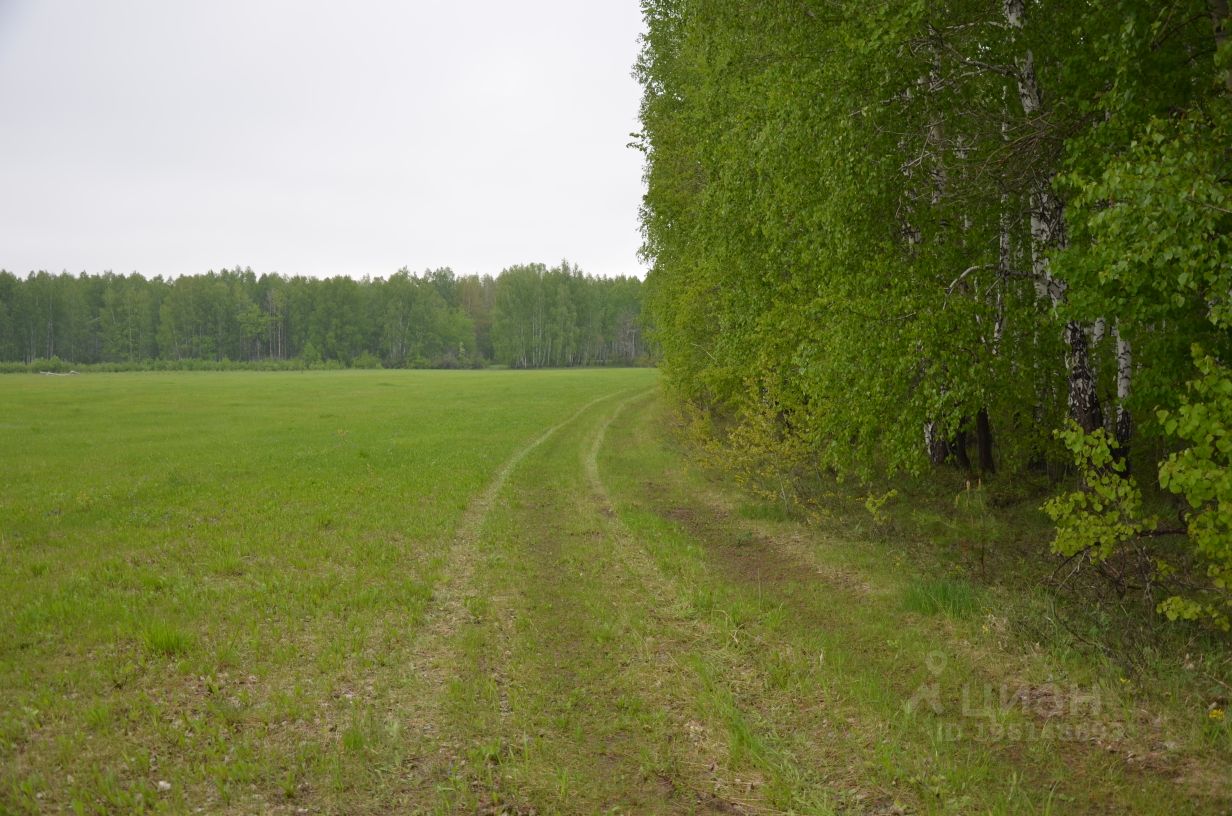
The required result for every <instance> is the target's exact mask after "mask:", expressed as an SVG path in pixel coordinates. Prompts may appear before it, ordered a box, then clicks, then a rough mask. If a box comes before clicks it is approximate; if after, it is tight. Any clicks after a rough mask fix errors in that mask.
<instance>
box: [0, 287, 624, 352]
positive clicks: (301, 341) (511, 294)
mask: <svg viewBox="0 0 1232 816" xmlns="http://www.w3.org/2000/svg"><path fill="white" fill-rule="evenodd" d="M640 315H641V281H639V280H638V279H637V278H614V279H606V278H595V277H592V276H589V275H584V274H582V272H581V271H580V270H578V268H577V267H575V266H571V265H570V264H568V263H562V264H561V265H560V266H558V267H556V268H553V269H548V268H547V267H545V266H543V265H542V264H531V265H525V266H514V267H510V268H509V269H506V270H505V271H504V272H502V273H501V274H500V275H498V276H497V277H495V278H493V277H491V276H483V277H479V276H477V275H467V276H462V277H459V276H456V275H454V273H453V272H451V271H450V270H448V269H437V270H432V271H429V272H425V273H424V274H422V275H413V274H411V273H410V272H408V271H407V270H405V269H403V270H401V271H399V272H397V273H396V274H394V275H392V276H390V277H389V278H388V279H385V278H376V279H368V278H365V279H363V280H355V279H353V278H348V277H335V278H328V279H317V278H305V277H283V276H280V275H260V276H258V275H257V274H256V273H254V272H253V271H252V270H251V269H240V268H238V267H237V268H235V269H224V270H223V271H221V272H209V273H207V274H204V275H193V276H185V277H181V278H176V279H174V280H164V279H163V278H153V279H146V278H144V277H142V276H140V275H136V274H133V275H127V276H125V275H115V274H111V273H105V274H102V275H86V274H82V275H80V276H73V275H69V274H67V273H65V274H60V275H51V274H48V273H46V272H38V273H31V274H30V275H28V276H27V277H25V278H24V279H23V278H19V277H17V276H15V275H13V274H11V273H8V272H4V271H2V270H0V361H5V362H22V363H26V364H33V363H35V362H36V361H38V360H46V359H51V358H56V359H59V360H64V361H69V362H73V363H81V364H85V363H117V364H119V363H123V364H130V365H139V364H143V363H147V362H150V361H156V360H161V361H222V360H229V361H246V362H253V361H262V360H264V361H286V360H296V361H299V362H301V363H304V364H335V365H378V364H381V365H385V366H387V367H397V368H404V367H425V366H432V367H458V366H472V365H480V364H483V363H486V362H496V363H500V364H504V365H509V366H516V367H532V366H578V365H629V364H632V363H635V362H644V361H645V358H646V354H647V349H646V343H645V340H644V338H643V335H642V331H641V323H640Z"/></svg>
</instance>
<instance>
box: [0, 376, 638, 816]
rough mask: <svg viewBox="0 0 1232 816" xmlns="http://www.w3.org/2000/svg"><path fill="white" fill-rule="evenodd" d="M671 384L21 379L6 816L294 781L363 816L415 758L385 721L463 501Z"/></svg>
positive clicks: (7, 658) (227, 802) (0, 718)
mask: <svg viewBox="0 0 1232 816" xmlns="http://www.w3.org/2000/svg"><path fill="white" fill-rule="evenodd" d="M654 378H655V374H654V372H653V371H646V370H642V371H635V370H624V371H620V370H612V371H606V370H605V371H574V372H399V371H374V372H368V371H362V372H361V371H353V372H291V373H272V374H271V373H256V372H236V373H136V374H109V375H84V376H81V377H72V378H52V377H34V376H31V377H22V376H13V377H6V378H5V379H4V382H3V384H2V386H3V387H2V388H0V423H2V424H3V430H2V431H0V462H2V463H3V468H2V472H3V477H2V478H3V482H4V484H3V487H4V489H3V491H0V558H3V563H4V567H3V569H2V570H0V597H3V598H5V602H4V604H3V605H0V768H2V770H0V812H9V811H17V812H23V811H25V810H43V809H47V808H53V809H66V810H67V809H72V808H78V809H80V810H82V811H84V812H95V811H99V810H105V809H106V808H108V807H113V806H114V807H120V808H121V809H122V810H127V809H128V808H127V805H124V806H121V805H119V804H116V803H127V804H131V802H132V797H134V796H137V795H138V794H140V793H141V792H142V791H146V792H147V793H149V792H150V791H154V793H152V794H150V797H149V799H148V800H147V803H161V805H165V806H169V807H171V808H172V809H173V810H178V809H180V807H181V805H182V804H186V803H189V802H192V803H193V804H194V806H202V807H205V808H206V809H207V810H213V809H217V808H223V807H240V804H238V803H242V802H245V801H247V797H251V796H253V795H260V796H266V795H268V796H272V797H274V799H273V801H275V802H277V801H280V799H279V798H278V797H282V798H285V797H284V796H283V795H282V793H280V792H279V791H280V789H281V788H282V787H284V783H285V782H286V780H288V779H294V780H298V781H295V782H294V784H292V785H291V787H292V788H296V787H297V786H298V785H300V784H301V783H302V784H304V785H305V786H306V787H305V788H304V789H303V790H300V791H299V792H298V793H297V794H296V795H297V797H298V798H299V799H300V800H310V801H314V802H317V803H318V804H324V805H328V803H330V802H342V801H355V802H359V801H361V800H362V799H363V798H364V797H362V796H359V795H358V794H356V793H354V791H357V790H361V789H363V788H364V787H365V786H368V787H370V786H371V785H372V784H373V779H374V777H373V774H374V773H378V772H381V769H382V768H388V767H390V764H391V763H395V762H398V761H401V759H402V757H401V756H400V751H401V750H402V749H401V743H402V742H404V740H394V739H392V738H391V737H390V736H389V729H388V728H386V727H385V724H384V718H386V717H387V716H392V715H395V714H396V713H397V712H398V711H399V710H400V708H401V705H402V698H403V697H404V696H405V695H406V694H408V693H409V691H408V689H409V687H410V684H411V679H410V678H406V677H405V674H406V669H405V667H406V666H407V665H408V664H409V662H410V657H409V655H410V653H412V652H413V650H414V648H415V633H416V632H417V630H418V628H419V627H420V626H421V624H422V620H423V617H424V614H425V610H426V609H427V608H428V607H429V605H430V603H431V599H432V597H433V592H434V586H435V585H436V584H437V582H438V580H439V579H440V571H441V569H442V564H443V562H444V553H445V551H446V550H447V548H448V545H449V543H450V542H451V539H452V536H453V533H454V530H455V527H456V525H457V524H458V522H459V519H460V518H461V515H462V511H463V509H464V508H465V507H466V505H467V503H468V501H469V500H470V499H471V498H472V497H473V496H474V495H475V494H476V493H477V492H478V491H480V490H481V489H482V488H483V487H484V486H485V485H487V484H488V482H489V481H490V480H491V478H492V476H493V474H494V472H495V471H496V469H497V468H499V467H500V466H501V465H502V464H503V463H504V462H505V461H506V460H507V459H508V458H509V457H510V455H512V453H513V452H514V451H516V450H517V449H518V448H520V447H522V446H523V445H525V444H527V443H528V442H529V441H530V440H531V439H533V438H534V437H535V436H537V435H538V434H540V433H542V431H543V430H544V429H545V428H546V427H548V426H551V425H552V424H554V423H557V422H559V421H561V420H562V419H564V418H565V417H567V416H569V415H570V414H572V413H573V412H574V411H576V410H577V408H578V407H580V406H581V405H583V404H585V403H587V402H589V401H590V400H593V399H594V398H596V397H600V396H603V395H607V394H613V393H617V392H621V391H626V390H630V389H637V388H645V387H647V386H649V385H651V384H652V383H653V382H654ZM149 754H156V755H157V757H158V766H157V770H156V771H150V770H148V769H147V768H146V765H145V760H144V757H146V756H147V755H149ZM66 775H68V776H71V777H72V778H73V779H74V780H75V781H74V782H73V783H72V784H65V783H64V779H65V777H66ZM159 779H168V780H170V781H172V782H173V783H174V787H173V789H172V791H171V792H170V793H158V792H157V791H156V789H155V783H156V782H157V781H158V780H159ZM270 786H274V787H275V788H278V789H279V790H274V789H271V788H270ZM36 794H41V795H40V796H39V798H37V799H36V798H35V795H36ZM356 797H358V798H356Z"/></svg>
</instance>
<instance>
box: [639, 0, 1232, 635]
mask: <svg viewBox="0 0 1232 816" xmlns="http://www.w3.org/2000/svg"><path fill="white" fill-rule="evenodd" d="M643 9H644V13H645V17H646V21H647V29H648V33H647V35H646V38H645V41H644V47H643V53H642V56H641V59H640V61H639V63H638V67H637V73H638V75H639V78H640V80H641V82H642V84H643V87H644V100H643V106H642V113H641V119H642V132H641V134H640V135H639V145H640V147H641V149H642V150H643V151H644V153H645V155H646V159H647V179H648V191H647V195H646V198H645V204H644V209H643V225H644V231H645V239H646V240H645V250H644V251H645V254H646V256H647V258H648V259H649V260H650V262H651V263H652V269H651V272H650V274H649V276H648V279H647V287H648V295H647V297H648V303H649V305H650V309H651V312H652V314H653V318H654V323H655V325H656V327H657V337H656V339H657V341H658V342H659V344H660V347H661V349H662V361H663V366H664V368H665V370H666V372H667V375H668V379H669V382H670V384H671V386H672V387H673V388H674V389H675V390H676V391H677V392H678V393H679V394H680V395H681V396H682V397H683V398H685V399H687V400H689V401H691V402H693V403H695V404H697V405H700V406H703V407H706V408H708V409H717V410H721V411H723V412H725V413H727V414H728V415H730V416H731V417H734V418H735V419H736V420H737V427H742V428H744V429H745V430H746V431H750V430H753V429H756V430H757V433H756V434H754V435H755V436H757V437H758V438H759V439H760V440H761V444H762V445H763V447H764V448H765V449H767V450H769V451H778V452H780V453H782V454H783V455H784V456H785V457H786V455H787V453H789V452H790V453H791V454H792V461H796V460H797V459H799V460H800V461H803V462H804V463H805V464H806V466H808V467H813V468H817V469H820V470H822V471H829V472H834V473H838V474H840V475H842V474H855V475H862V476H868V475H871V474H874V473H878V472H887V471H890V472H893V471H903V470H905V471H909V472H912V473H922V472H924V471H926V470H927V469H928V468H930V467H934V466H937V465H939V464H941V463H943V462H945V461H947V460H949V461H953V462H956V463H958V464H959V465H960V466H963V467H971V468H973V469H980V470H983V471H986V472H987V471H992V470H993V469H996V468H999V469H1002V470H1005V471H1008V472H1015V471H1019V470H1021V469H1024V468H1029V467H1034V466H1038V465H1040V464H1042V463H1044V462H1046V461H1049V460H1050V459H1052V460H1055V459H1057V458H1059V457H1070V456H1071V455H1072V456H1073V457H1075V458H1076V459H1077V460H1078V464H1079V465H1081V466H1090V464H1091V462H1092V461H1094V460H1100V461H1103V460H1102V459H1101V457H1100V456H1099V455H1097V454H1092V453H1091V452H1092V451H1095V450H1096V449H1097V448H1099V447H1100V446H1101V445H1103V446H1105V447H1106V449H1107V451H1108V453H1109V458H1108V459H1107V461H1106V462H1105V463H1104V464H1103V465H1101V466H1099V467H1095V468H1094V469H1091V468H1089V467H1088V471H1089V472H1088V473H1087V475H1088V477H1089V478H1088V480H1087V482H1086V486H1085V487H1084V488H1083V490H1084V491H1086V492H1085V493H1084V495H1088V494H1089V493H1090V491H1092V490H1094V487H1095V486H1097V485H1099V484H1101V483H1102V482H1103V481H1106V480H1107V478H1106V477H1109V478H1115V479H1116V480H1120V482H1124V484H1120V482H1118V483H1117V485H1115V486H1114V487H1115V489H1114V490H1113V492H1114V493H1115V494H1116V495H1122V493H1124V492H1125V491H1126V490H1130V489H1131V488H1132V484H1131V483H1130V482H1129V479H1130V478H1131V477H1130V476H1129V472H1130V469H1131V466H1132V470H1133V472H1134V473H1135V474H1139V475H1140V476H1141V474H1148V475H1149V476H1150V477H1151V478H1154V476H1155V474H1157V473H1158V474H1159V475H1160V476H1162V483H1163V486H1164V487H1165V488H1167V489H1168V490H1172V491H1174V492H1176V493H1177V494H1179V495H1180V496H1183V497H1184V499H1185V501H1186V507H1187V512H1186V515H1185V523H1186V524H1187V525H1188V527H1189V532H1190V535H1191V539H1192V540H1193V542H1194V543H1195V547H1196V549H1197V552H1198V553H1199V554H1200V556H1201V559H1202V563H1203V564H1204V565H1205V570H1206V572H1205V574H1206V576H1207V577H1208V578H1209V579H1210V580H1209V582H1208V583H1207V587H1206V588H1207V589H1209V590H1210V591H1209V592H1204V593H1199V595H1201V598H1202V600H1201V602H1199V601H1192V600H1191V601H1185V602H1184V603H1181V602H1179V601H1178V602H1176V603H1173V604H1171V605H1168V606H1166V608H1165V611H1168V612H1169V613H1170V614H1177V615H1183V616H1186V617H1197V616H1200V615H1201V616H1209V617H1211V618H1212V619H1214V620H1216V621H1222V622H1223V623H1224V624H1225V625H1226V623H1227V613H1228V612H1229V611H1230V610H1232V608H1230V607H1229V606H1228V605H1227V604H1228V598H1229V595H1228V593H1227V587H1228V586H1229V585H1230V584H1229V583H1228V582H1229V581H1232V477H1230V476H1229V469H1228V466H1229V459H1230V456H1232V422H1230V421H1229V419H1228V414H1229V411H1228V405H1229V404H1230V401H1232V375H1230V373H1229V368H1228V366H1229V365H1230V364H1232V334H1230V333H1229V324H1230V321H1232V255H1230V251H1229V250H1230V247H1229V227H1230V226H1232V195H1230V194H1232V190H1230V187H1229V181H1230V172H1232V166H1230V162H1229V160H1230V158H1232V156H1230V152H1229V149H1230V147H1232V142H1230V141H1229V137H1230V136H1232V133H1230V132H1229V131H1230V128H1232V115H1230V107H1229V106H1230V104H1232V99H1230V88H1232V79H1230V78H1229V74H1228V67H1229V65H1230V64H1232V46H1229V45H1228V44H1227V43H1226V41H1225V29H1226V27H1227V25H1228V19H1227V18H1228V9H1227V3H1226V0H1209V2H1208V0H1170V1H1169V2H1162V3H1161V2H1154V1H1151V2H1148V1H1147V0H1131V1H1130V2H1122V1H1120V0H1118V2H1105V1H1104V0H1091V1H1090V2H1081V3H1074V2H1068V1H1066V2H1062V0H999V1H998V2H990V1H989V0H980V2H974V0H959V1H958V2H946V3H907V2H898V3H888V4H886V3H882V4H877V3H874V4H860V3H832V2H821V0H756V2H754V1H753V0H748V1H747V2H730V1H729V0H722V1H721V2H720V0H644V2H643ZM1070 423H1072V424H1070ZM1064 427H1070V428H1073V429H1076V430H1075V431H1070V432H1067V433H1069V435H1068V436H1066V437H1065V440H1061V439H1060V438H1059V437H1058V436H1056V435H1054V431H1055V430H1059V429H1062V428H1064ZM1073 433H1077V434H1078V436H1077V437H1075V436H1073ZM969 439H970V440H971V441H972V442H973V443H974V454H975V455H974V456H972V455H971V454H969V453H968V440H969ZM1063 441H1064V444H1063ZM1092 457H1094V458H1092ZM1161 460H1164V461H1163V469H1162V470H1159V468H1158V467H1157V463H1159V462H1160V461H1161ZM1110 489H1112V488H1110ZM1132 489H1136V488H1132ZM1080 492H1081V491H1080ZM1126 495H1128V494H1126ZM1127 506H1128V505H1127ZM1065 507H1068V508H1069V509H1068V511H1066V512H1062V513H1061V514H1060V515H1059V517H1058V523H1059V524H1060V525H1061V528H1062V535H1061V536H1060V537H1059V539H1058V540H1059V541H1060V540H1062V539H1065V540H1067V541H1070V542H1071V544H1072V541H1073V536H1072V535H1070V533H1073V532H1074V531H1075V530H1076V529H1077V528H1082V529H1084V530H1086V532H1087V533H1090V534H1091V535H1090V536H1089V538H1090V541H1088V543H1087V545H1084V546H1085V547H1086V549H1085V550H1083V552H1085V553H1086V554H1087V555H1089V556H1090V557H1091V558H1106V557H1107V556H1108V552H1110V551H1111V550H1115V547H1113V548H1105V547H1103V546H1099V541H1102V540H1103V538H1106V535H1105V533H1107V530H1102V528H1101V530H1102V531H1101V532H1099V533H1098V534H1095V533H1093V531H1094V529H1095V527H1098V526H1099V524H1098V522H1099V519H1098V518H1097V516H1098V515H1099V513H1100V512H1102V510H1104V509H1106V508H1104V507H1103V505H1102V504H1101V503H1100V502H1094V503H1089V504H1087V505H1083V504H1081V503H1078V502H1074V503H1070V504H1067V505H1065ZM1082 507H1086V508H1087V509H1086V510H1083V509H1082ZM1058 508H1059V506H1058ZM1114 526H1115V525H1114ZM1115 529H1116V530H1117V533H1116V535H1115V536H1114V538H1115V539H1116V542H1118V543H1119V542H1124V541H1127V540H1130V539H1133V538H1134V537H1135V536H1141V535H1149V534H1152V533H1156V532H1158V531H1156V530H1154V529H1153V528H1151V527H1150V525H1146V524H1144V523H1138V522H1135V523H1129V524H1121V525H1120V526H1117V527H1115ZM1101 537H1102V538H1101ZM1097 539H1098V540H1097ZM1071 549H1072V547H1071ZM1079 549H1082V548H1079Z"/></svg>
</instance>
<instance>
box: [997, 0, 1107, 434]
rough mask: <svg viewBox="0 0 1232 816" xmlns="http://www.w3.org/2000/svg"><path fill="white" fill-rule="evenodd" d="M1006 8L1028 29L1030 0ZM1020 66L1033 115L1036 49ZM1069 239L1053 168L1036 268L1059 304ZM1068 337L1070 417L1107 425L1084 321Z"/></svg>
mask: <svg viewBox="0 0 1232 816" xmlns="http://www.w3.org/2000/svg"><path fill="white" fill-rule="evenodd" d="M1004 10H1005V21H1006V23H1007V24H1008V25H1009V27H1010V29H1011V31H1013V32H1020V31H1022V28H1023V15H1024V13H1025V3H1024V0H1004ZM1017 68H1018V71H1017V73H1018V97H1019V100H1020V101H1021V102H1022V110H1023V113H1024V114H1026V115H1027V116H1028V117H1032V116H1035V115H1036V114H1038V113H1039V112H1040V110H1041V109H1042V108H1043V94H1042V93H1041V91H1040V87H1039V80H1038V78H1037V77H1036V74H1035V56H1034V55H1033V54H1032V53H1031V49H1029V48H1028V49H1026V50H1025V51H1024V52H1023V56H1022V57H1021V58H1020V59H1019V60H1018V61H1017ZM1065 245H1066V237H1065V205H1064V204H1063V203H1062V202H1061V200H1060V199H1058V198H1057V196H1056V194H1055V193H1054V192H1053V191H1052V176H1051V174H1049V176H1048V177H1047V178H1045V179H1042V180H1041V181H1040V182H1039V183H1037V184H1036V185H1035V190H1034V191H1033V192H1032V194H1031V271H1032V274H1033V277H1034V279H1035V288H1036V292H1037V293H1039V294H1040V295H1041V296H1043V297H1047V298H1048V300H1049V301H1050V302H1051V303H1052V306H1053V308H1054V309H1055V308H1056V307H1058V306H1060V305H1061V304H1062V303H1064V301H1065V283H1064V282H1063V281H1059V280H1057V279H1056V278H1054V277H1053V276H1052V267H1051V264H1050V262H1049V260H1048V250H1049V249H1051V248H1055V249H1064V248H1065ZM1064 338H1065V345H1066V354H1065V365H1066V369H1067V370H1068V371H1069V400H1068V402H1069V412H1070V417H1071V418H1072V419H1073V420H1074V421H1075V422H1077V423H1078V425H1079V426H1080V427H1081V428H1082V429H1083V430H1084V431H1086V432H1087V433H1090V432H1092V431H1094V430H1095V429H1097V428H1102V427H1103V425H1104V422H1103V412H1102V411H1101V410H1100V405H1099V394H1098V393H1097V392H1096V389H1095V375H1094V372H1093V371H1092V369H1091V355H1090V351H1089V349H1088V347H1087V337H1086V332H1085V331H1084V330H1083V327H1082V325H1081V324H1079V323H1078V322H1076V321H1073V320H1071V321H1069V322H1068V323H1066V324H1065V331H1064Z"/></svg>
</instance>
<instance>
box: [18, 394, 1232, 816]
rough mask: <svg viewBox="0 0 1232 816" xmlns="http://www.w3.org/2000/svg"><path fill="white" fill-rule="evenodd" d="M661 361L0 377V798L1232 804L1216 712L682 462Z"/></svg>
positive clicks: (772, 805) (1011, 810) (198, 804)
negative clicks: (1039, 641)
mask: <svg viewBox="0 0 1232 816" xmlns="http://www.w3.org/2000/svg"><path fill="white" fill-rule="evenodd" d="M656 383H657V380H656V374H655V373H654V372H653V371H648V370H602V371H558V372H541V373H534V372H494V371H490V372H394V371H371V372H360V371H349V372H307V373H281V374H261V373H231V374H216V373H193V374H189V373H184V374H114V375H86V376H80V377H67V378H51V377H32V376H31V377H27V376H13V377H9V378H5V379H4V380H3V381H0V430H2V431H3V433H0V464H2V467H3V470H2V472H3V480H4V481H3V487H4V490H3V493H2V494H0V557H2V558H3V567H2V568H0V597H3V598H4V599H5V601H4V604H3V605H2V606H0V813H8V812H15V813H25V812H31V813H38V812H81V813H127V812H135V811H142V810H145V811H153V812H189V813H191V812H230V813H265V812H271V813H288V814H291V813H348V814H349V813H388V812H411V813H418V812H422V813H483V814H500V813H508V814H531V813H536V814H548V813H580V814H581V813H587V814H588V813H617V812H620V813H750V814H753V813H781V812H787V813H820V814H828V813H860V814H883V815H884V814H894V813H939V814H940V813H1005V814H1018V813H1041V814H1043V813H1057V814H1064V813H1109V812H1117V813H1120V812H1135V813H1169V814H1176V813H1188V812H1193V813H1226V812H1227V811H1228V808H1229V806H1230V805H1232V778H1230V776H1229V770H1228V769H1229V767H1232V763H1230V762H1229V759H1230V757H1232V751H1230V750H1229V738H1228V725H1227V723H1226V722H1224V721H1222V720H1217V719H1216V718H1214V717H1209V716H1207V712H1205V711H1199V712H1187V711H1186V710H1185V709H1184V708H1182V707H1181V706H1179V705H1169V703H1168V701H1166V700H1159V699H1157V696H1151V695H1147V694H1143V693H1141V691H1140V690H1139V689H1136V688H1135V687H1134V685H1133V684H1132V683H1129V682H1127V681H1126V680H1125V678H1121V677H1117V676H1115V673H1112V674H1110V673H1109V672H1108V671H1107V670H1105V669H1104V668H1102V667H1099V666H1093V665H1088V664H1084V663H1083V662H1081V661H1074V660H1063V659H1059V658H1057V657H1056V656H1055V655H1053V654H1051V653H1050V652H1049V651H1048V650H1047V649H1041V648H1039V647H1037V646H1035V645H1033V644H1031V643H1028V642H1024V641H1022V640H1021V639H1019V638H1015V637H1013V636H1012V635H1010V634H1007V633H1006V631H1005V629H1004V627H1003V626H1002V624H1001V619H1000V618H999V617H998V614H997V610H996V608H995V606H994V605H993V604H992V603H991V602H990V600H989V598H987V597H984V596H983V595H982V594H981V593H980V592H979V591H978V590H975V589H973V588H972V587H971V586H970V585H968V584H966V583H964V582H961V581H952V580H949V579H947V578H944V577H937V576H934V575H929V574H924V573H923V572H920V571H918V570H915V569H913V567H912V566H911V565H910V564H904V563H902V562H901V561H899V562H895V560H893V559H890V558H885V557H883V556H884V553H878V552H876V551H872V550H870V549H869V547H868V545H867V544H864V543H857V542H855V541H854V540H849V539H846V538H844V537H843V536H842V535H836V534H835V532H834V529H833V528H832V526H827V527H824V528H822V527H818V526H812V527H808V526H804V525H801V524H798V523H797V522H795V521H792V520H791V519H788V518H785V517H783V516H782V514H780V513H778V512H776V511H775V508H773V507H766V506H763V505H760V504H758V503H756V502H753V501H751V500H750V499H748V497H746V496H743V495H741V494H740V493H738V492H736V491H734V490H732V489H731V488H730V487H728V486H727V485H726V484H724V483H723V482H722V481H720V480H716V478H714V476H713V475H711V474H708V473H707V472H705V471H703V470H701V469H699V467H698V466H696V465H695V464H694V463H693V460H692V458H691V456H690V455H688V452H687V451H686V450H685V449H683V448H681V447H680V443H679V442H678V439H679V437H678V435H677V434H676V433H675V432H674V430H673V421H674V420H673V417H672V415H671V413H670V411H668V409H667V408H666V407H665V405H664V404H663V402H662V400H661V399H660V398H659V396H658V394H657V388H656Z"/></svg>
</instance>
